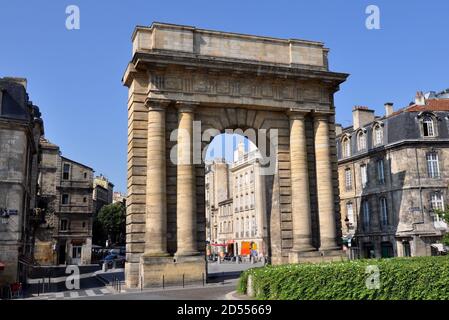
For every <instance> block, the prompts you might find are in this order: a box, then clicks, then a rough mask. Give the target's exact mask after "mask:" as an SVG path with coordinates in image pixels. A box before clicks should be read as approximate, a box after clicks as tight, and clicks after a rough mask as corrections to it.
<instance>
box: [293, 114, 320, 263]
mask: <svg viewBox="0 0 449 320" xmlns="http://www.w3.org/2000/svg"><path fill="white" fill-rule="evenodd" d="M289 116H290V167H291V173H290V174H291V191H292V219H293V249H292V253H293V254H294V253H298V252H308V251H314V250H316V249H315V248H314V247H313V245H312V215H311V210H310V193H309V170H308V166H307V143H306V128H305V119H304V113H300V112H291V113H290V114H289ZM292 259H293V260H292ZM290 260H291V262H296V261H295V260H294V258H291V259H290Z"/></svg>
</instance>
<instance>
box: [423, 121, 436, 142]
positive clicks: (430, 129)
mask: <svg viewBox="0 0 449 320" xmlns="http://www.w3.org/2000/svg"><path fill="white" fill-rule="evenodd" d="M422 126H423V135H424V137H434V136H435V129H434V126H433V119H432V117H431V116H425V117H424V118H423V120H422Z"/></svg>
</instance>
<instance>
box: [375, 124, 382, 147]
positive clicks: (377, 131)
mask: <svg viewBox="0 0 449 320" xmlns="http://www.w3.org/2000/svg"><path fill="white" fill-rule="evenodd" d="M373 132H374V134H373V137H374V145H375V146H379V145H381V144H383V143H384V131H383V129H382V126H381V125H380V124H376V125H375V126H374V129H373Z"/></svg>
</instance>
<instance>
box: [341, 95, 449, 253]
mask: <svg viewBox="0 0 449 320" xmlns="http://www.w3.org/2000/svg"><path fill="white" fill-rule="evenodd" d="M448 91H449V90H448ZM440 96H441V98H438V96H436V95H435V94H434V95H433V96H428V97H429V99H424V101H422V102H418V99H417V102H416V103H415V104H412V105H410V106H408V107H406V108H403V109H401V110H398V111H396V112H393V110H392V106H393V105H392V104H391V103H387V104H386V105H385V108H386V110H385V111H386V113H385V116H382V117H378V116H375V114H374V111H372V110H370V109H368V108H366V107H355V108H354V111H353V116H354V126H351V127H348V128H344V129H342V130H341V133H340V134H339V135H338V137H337V139H338V155H339V181H340V210H341V213H342V215H341V218H342V221H341V224H342V225H343V235H344V237H345V238H346V239H347V240H349V239H350V240H351V251H348V254H349V252H350V254H351V257H352V258H371V257H376V258H380V257H393V256H428V255H437V254H441V253H442V252H441V251H440V249H442V248H443V246H442V245H441V244H440V243H441V239H442V235H443V234H444V233H445V232H447V225H446V224H445V223H444V222H443V221H441V219H440V218H439V217H438V215H437V214H436V210H437V209H445V207H446V206H447V204H448V203H449V202H448V201H449V198H448V185H449V171H448V161H449V160H448V159H449V145H448V138H449V133H448V114H449V97H444V98H443V96H444V95H443V94H441V95H440ZM446 96H449V95H448V94H446ZM430 97H432V98H430Z"/></svg>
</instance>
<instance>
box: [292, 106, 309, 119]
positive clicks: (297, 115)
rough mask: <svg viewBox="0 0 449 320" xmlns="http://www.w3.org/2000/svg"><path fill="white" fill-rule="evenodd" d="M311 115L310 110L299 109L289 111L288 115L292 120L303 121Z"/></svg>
mask: <svg viewBox="0 0 449 320" xmlns="http://www.w3.org/2000/svg"><path fill="white" fill-rule="evenodd" d="M309 113H310V110H299V109H293V108H290V109H288V110H287V115H288V117H289V118H290V120H295V119H298V120H303V119H304V118H305V116H307V115H308V114H309Z"/></svg>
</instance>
